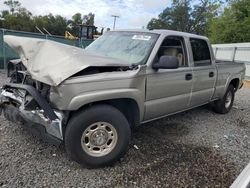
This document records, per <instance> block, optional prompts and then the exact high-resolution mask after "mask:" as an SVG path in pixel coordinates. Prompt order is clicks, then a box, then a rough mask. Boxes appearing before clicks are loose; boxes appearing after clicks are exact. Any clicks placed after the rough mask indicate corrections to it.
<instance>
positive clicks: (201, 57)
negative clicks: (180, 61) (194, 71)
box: [190, 38, 212, 67]
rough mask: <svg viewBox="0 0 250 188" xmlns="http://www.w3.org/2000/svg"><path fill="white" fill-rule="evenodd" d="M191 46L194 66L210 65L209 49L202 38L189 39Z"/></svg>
mask: <svg viewBox="0 0 250 188" xmlns="http://www.w3.org/2000/svg"><path fill="white" fill-rule="evenodd" d="M190 44H191V47H192V52H193V58H194V66H196V67H197V66H207V65H211V63H212V62H211V57H210V50H209V47H208V44H207V42H206V41H205V40H202V39H194V38H191V39H190Z"/></svg>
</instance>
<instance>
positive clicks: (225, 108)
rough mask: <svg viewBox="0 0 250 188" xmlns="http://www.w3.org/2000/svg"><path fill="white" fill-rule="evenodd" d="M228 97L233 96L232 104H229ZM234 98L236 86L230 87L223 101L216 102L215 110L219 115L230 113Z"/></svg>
mask: <svg viewBox="0 0 250 188" xmlns="http://www.w3.org/2000/svg"><path fill="white" fill-rule="evenodd" d="M228 95H231V102H230V103H228V99H227V97H228ZM234 96H235V89H234V86H232V85H229V87H228V88H227V91H226V93H225V95H224V97H223V98H222V99H220V100H217V101H215V102H214V105H213V110H214V111H215V112H217V113H219V114H226V113H228V112H229V111H230V110H231V108H232V106H233V103H234Z"/></svg>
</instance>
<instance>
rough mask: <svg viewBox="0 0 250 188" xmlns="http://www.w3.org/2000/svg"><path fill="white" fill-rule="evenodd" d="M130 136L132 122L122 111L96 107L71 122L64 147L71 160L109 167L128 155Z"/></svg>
mask: <svg viewBox="0 0 250 188" xmlns="http://www.w3.org/2000/svg"><path fill="white" fill-rule="evenodd" d="M130 135H131V130H130V126H129V123H128V121H127V119H126V118H125V116H124V115H123V114H122V113H121V112H120V111H119V110H117V109H116V108H114V107H112V106H109V105H95V106H92V107H90V108H88V109H86V110H83V111H80V112H78V113H77V114H76V115H74V116H73V117H72V118H71V119H70V121H69V123H68V125H67V128H66V132H65V147H66V151H67V153H68V154H69V155H70V156H71V157H72V159H73V160H75V161H77V162H78V163H80V164H82V165H84V166H87V167H90V168H96V167H101V166H107V165H111V164H112V163H114V162H116V161H117V160H119V159H120V158H121V157H122V156H123V155H124V154H125V152H126V150H127V147H128V144H129V141H130Z"/></svg>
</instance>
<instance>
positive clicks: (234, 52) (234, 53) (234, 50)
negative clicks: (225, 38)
mask: <svg viewBox="0 0 250 188" xmlns="http://www.w3.org/2000/svg"><path fill="white" fill-rule="evenodd" d="M236 50H237V47H234V49H233V54H232V61H234V60H235V55H236Z"/></svg>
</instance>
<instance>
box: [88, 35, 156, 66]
mask: <svg viewBox="0 0 250 188" xmlns="http://www.w3.org/2000/svg"><path fill="white" fill-rule="evenodd" d="M157 39H158V35H157V34H153V33H142V32H121V31H120V32H107V33H105V34H104V35H103V36H101V37H100V38H98V39H97V40H96V41H94V42H93V43H92V44H90V45H89V46H88V47H87V48H86V51H88V52H92V53H95V54H98V55H102V56H106V57H111V58H115V59H118V60H122V61H123V62H124V61H125V62H128V63H129V64H145V63H146V61H147V59H148V57H149V54H150V53H151V50H152V49H153V47H154V44H155V42H156V40H157Z"/></svg>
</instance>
